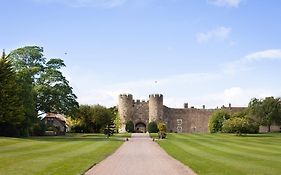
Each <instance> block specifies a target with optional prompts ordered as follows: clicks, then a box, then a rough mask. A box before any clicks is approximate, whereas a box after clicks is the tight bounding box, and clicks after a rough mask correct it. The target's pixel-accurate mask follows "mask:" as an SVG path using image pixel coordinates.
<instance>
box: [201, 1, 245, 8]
mask: <svg viewBox="0 0 281 175" xmlns="http://www.w3.org/2000/svg"><path fill="white" fill-rule="evenodd" d="M207 1H208V2H209V3H210V4H213V5H216V6H219V7H238V6H239V4H240V3H241V1H242V0H207Z"/></svg>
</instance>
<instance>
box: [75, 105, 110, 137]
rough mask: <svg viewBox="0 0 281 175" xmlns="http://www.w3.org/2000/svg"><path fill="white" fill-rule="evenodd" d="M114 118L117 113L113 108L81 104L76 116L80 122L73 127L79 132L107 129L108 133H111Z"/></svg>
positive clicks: (97, 131) (96, 131)
mask: <svg viewBox="0 0 281 175" xmlns="http://www.w3.org/2000/svg"><path fill="white" fill-rule="evenodd" d="M114 119H115V115H114V114H113V113H112V110H111V109H107V108H106V107H104V106H101V105H94V106H89V105H81V106H80V107H79V110H78V114H77V118H76V120H79V122H77V125H76V126H74V128H73V129H74V130H77V131H78V132H86V133H87V132H90V133H91V132H95V133H100V132H102V131H105V132H106V134H108V133H109V134H111V131H112V129H113V126H114Z"/></svg>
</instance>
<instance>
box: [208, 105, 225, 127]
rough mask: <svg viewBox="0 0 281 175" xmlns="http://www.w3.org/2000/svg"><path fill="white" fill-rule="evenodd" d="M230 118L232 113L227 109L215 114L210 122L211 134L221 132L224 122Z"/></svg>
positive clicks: (217, 111)
mask: <svg viewBox="0 0 281 175" xmlns="http://www.w3.org/2000/svg"><path fill="white" fill-rule="evenodd" d="M229 118H230V113H229V111H227V110H226V109H219V110H216V111H215V112H213V114H212V116H211V118H210V120H209V124H208V126H209V131H210V132H211V133H216V132H221V130H222V126H223V122H224V121H225V120H227V119H229Z"/></svg>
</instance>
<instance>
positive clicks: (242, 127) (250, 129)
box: [222, 117, 259, 135]
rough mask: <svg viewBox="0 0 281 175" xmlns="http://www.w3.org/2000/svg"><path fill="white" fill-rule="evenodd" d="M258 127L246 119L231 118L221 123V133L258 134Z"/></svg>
mask: <svg viewBox="0 0 281 175" xmlns="http://www.w3.org/2000/svg"><path fill="white" fill-rule="evenodd" d="M258 131H259V126H258V125H257V124H255V123H254V122H253V121H252V120H251V119H250V118H248V117H232V118H230V119H229V120H226V121H224V122H223V126H222V132H225V133H236V134H238V135H241V134H243V133H258Z"/></svg>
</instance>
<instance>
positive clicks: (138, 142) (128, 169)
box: [86, 133, 195, 175]
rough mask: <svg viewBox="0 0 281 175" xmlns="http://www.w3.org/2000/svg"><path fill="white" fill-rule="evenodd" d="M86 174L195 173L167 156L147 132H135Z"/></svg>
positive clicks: (183, 174) (165, 174)
mask: <svg viewBox="0 0 281 175" xmlns="http://www.w3.org/2000/svg"><path fill="white" fill-rule="evenodd" d="M86 175H195V173H194V172H193V171H192V170H191V169H190V168H188V167H186V166H185V165H183V164H182V163H181V162H179V161H177V160H175V159H174V158H172V157H171V156H169V155H168V154H167V153H166V152H165V151H164V150H163V149H162V148H161V147H160V146H159V145H158V144H157V143H155V142H153V141H152V140H151V138H149V136H148V134H141V133H135V134H132V138H130V140H129V141H128V142H125V143H124V144H123V145H122V146H121V147H120V148H119V149H118V150H117V151H116V152H115V153H114V154H112V155H111V156H109V157H108V158H106V159H105V160H103V161H102V162H100V163H99V164H97V165H96V166H94V167H93V168H91V169H90V170H89V171H88V172H86Z"/></svg>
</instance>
